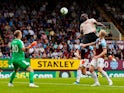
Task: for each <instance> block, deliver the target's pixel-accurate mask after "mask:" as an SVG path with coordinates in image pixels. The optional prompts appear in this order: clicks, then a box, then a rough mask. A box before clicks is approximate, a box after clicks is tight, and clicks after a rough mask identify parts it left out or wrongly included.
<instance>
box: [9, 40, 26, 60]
mask: <svg viewBox="0 0 124 93" xmlns="http://www.w3.org/2000/svg"><path fill="white" fill-rule="evenodd" d="M11 47H12V59H14V60H20V59H25V53H24V51H23V50H22V48H23V47H24V43H23V42H22V41H21V40H20V39H14V40H13V41H12V42H11Z"/></svg>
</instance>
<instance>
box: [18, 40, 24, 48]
mask: <svg viewBox="0 0 124 93" xmlns="http://www.w3.org/2000/svg"><path fill="white" fill-rule="evenodd" d="M18 45H19V48H20V49H22V48H24V43H23V42H22V41H21V40H20V41H19V44H18Z"/></svg>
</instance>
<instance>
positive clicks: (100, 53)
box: [82, 30, 113, 86]
mask: <svg viewBox="0 0 124 93" xmlns="http://www.w3.org/2000/svg"><path fill="white" fill-rule="evenodd" d="M105 36H106V32H105V31H104V30H101V31H100V32H99V38H98V39H97V40H96V41H95V42H92V43H88V44H83V45H82V46H83V47H86V46H91V45H93V44H95V46H96V49H95V52H96V53H95V56H94V57H93V59H92V61H91V66H90V69H89V70H90V72H91V74H92V77H93V78H94V81H95V83H94V84H93V85H92V86H100V83H99V81H98V78H97V75H96V72H95V71H94V70H95V69H97V70H98V71H99V72H100V73H101V74H103V75H104V76H105V77H106V78H107V80H108V83H109V85H110V86H111V85H112V84H113V82H112V80H111V79H110V78H109V76H108V75H107V73H106V72H105V71H104V70H103V68H104V56H105V54H106V53H107V48H106V41H105V39H104V37H105Z"/></svg>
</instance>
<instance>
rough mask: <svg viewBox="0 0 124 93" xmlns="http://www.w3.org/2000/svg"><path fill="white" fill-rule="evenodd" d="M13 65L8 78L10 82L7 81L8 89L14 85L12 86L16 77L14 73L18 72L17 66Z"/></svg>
mask: <svg viewBox="0 0 124 93" xmlns="http://www.w3.org/2000/svg"><path fill="white" fill-rule="evenodd" d="M13 65H14V71H13V72H12V74H11V76H10V81H9V84H8V86H9V87H13V86H14V85H13V80H14V78H15V76H16V73H17V72H18V70H19V69H18V65H17V64H13Z"/></svg>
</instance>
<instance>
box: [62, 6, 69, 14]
mask: <svg viewBox="0 0 124 93" xmlns="http://www.w3.org/2000/svg"><path fill="white" fill-rule="evenodd" d="M60 12H61V14H62V15H66V14H67V13H68V9H67V8H66V7H62V8H61V9H60Z"/></svg>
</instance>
